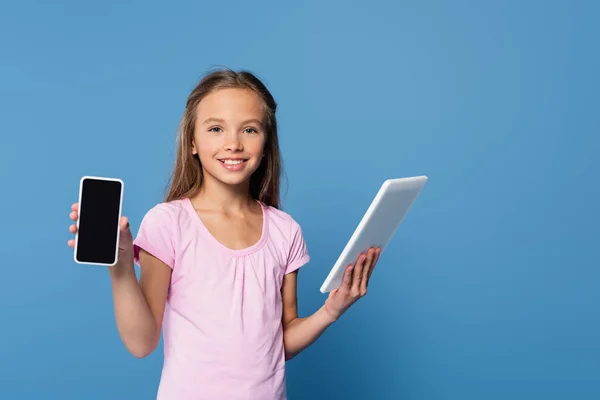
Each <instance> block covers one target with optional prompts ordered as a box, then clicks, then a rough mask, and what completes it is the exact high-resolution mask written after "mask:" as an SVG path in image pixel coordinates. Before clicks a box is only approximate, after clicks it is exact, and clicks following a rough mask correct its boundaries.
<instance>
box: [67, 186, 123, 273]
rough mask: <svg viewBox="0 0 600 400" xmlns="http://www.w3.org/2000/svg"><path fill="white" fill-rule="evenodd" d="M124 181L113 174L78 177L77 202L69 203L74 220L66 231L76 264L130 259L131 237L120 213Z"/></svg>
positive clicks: (71, 216)
mask: <svg viewBox="0 0 600 400" xmlns="http://www.w3.org/2000/svg"><path fill="white" fill-rule="evenodd" d="M122 199H123V181H121V180H120V179H114V178H101V177H90V176H84V177H83V178H81V182H80V189H79V202H78V203H75V204H73V205H72V206H71V213H70V218H71V219H72V220H73V221H75V222H76V223H75V224H72V225H71V226H70V227H69V231H70V232H71V233H73V234H74V235H75V239H71V240H69V242H68V244H69V247H71V248H73V249H74V250H75V251H74V255H73V257H74V260H75V262H77V263H79V264H92V265H105V266H113V265H115V264H117V262H118V261H131V262H133V237H132V235H131V231H130V229H129V223H128V220H127V217H123V216H121V207H122Z"/></svg>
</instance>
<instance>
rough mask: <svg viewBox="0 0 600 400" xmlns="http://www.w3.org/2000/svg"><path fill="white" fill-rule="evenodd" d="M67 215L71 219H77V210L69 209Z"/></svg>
mask: <svg viewBox="0 0 600 400" xmlns="http://www.w3.org/2000/svg"><path fill="white" fill-rule="evenodd" d="M69 217H70V218H71V219H72V220H73V221H77V218H78V217H79V214H78V213H77V211H71V213H70V214H69Z"/></svg>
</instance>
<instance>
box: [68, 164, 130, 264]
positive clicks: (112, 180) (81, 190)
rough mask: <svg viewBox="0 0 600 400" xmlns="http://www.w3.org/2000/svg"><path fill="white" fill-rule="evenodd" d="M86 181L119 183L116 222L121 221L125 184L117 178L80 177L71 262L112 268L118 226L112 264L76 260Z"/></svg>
mask: <svg viewBox="0 0 600 400" xmlns="http://www.w3.org/2000/svg"><path fill="white" fill-rule="evenodd" d="M86 179H95V180H102V181H109V182H119V183H120V184H121V193H120V194H119V216H118V221H121V215H122V212H123V192H124V188H125V183H124V182H123V180H122V179H119V178H108V177H105V176H93V175H85V176H82V177H81V179H80V180H79V199H78V201H77V204H78V205H79V209H78V211H77V215H78V217H77V223H76V225H77V233H76V234H75V246H74V248H73V260H74V261H75V262H76V263H77V264H85V265H99V266H103V267H112V266H114V265H116V264H117V261H118V258H119V237H120V235H121V229H119V225H117V242H116V248H115V262H114V263H112V264H105V263H93V262H84V261H80V260H78V259H77V245H78V239H79V215H81V208H82V207H81V196H82V194H83V193H82V192H83V182H84V181H85V180H86Z"/></svg>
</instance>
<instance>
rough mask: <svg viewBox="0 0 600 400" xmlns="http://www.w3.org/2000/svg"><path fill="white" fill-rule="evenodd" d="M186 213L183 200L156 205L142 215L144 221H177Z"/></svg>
mask: <svg viewBox="0 0 600 400" xmlns="http://www.w3.org/2000/svg"><path fill="white" fill-rule="evenodd" d="M185 212H186V206H185V200H172V201H169V202H163V203H158V204H156V205H154V206H153V207H152V208H150V209H149V210H148V211H147V212H146V214H145V215H144V219H153V218H157V219H163V220H167V219H170V220H173V221H175V220H177V219H179V218H180V217H181V216H182V215H183V214H184V213H185Z"/></svg>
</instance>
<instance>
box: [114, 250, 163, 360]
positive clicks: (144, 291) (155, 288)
mask: <svg viewBox="0 0 600 400" xmlns="http://www.w3.org/2000/svg"><path fill="white" fill-rule="evenodd" d="M140 266H141V276H140V280H139V282H138V280H137V277H136V275H135V269H134V266H133V262H132V261H131V259H129V260H128V261H127V262H126V264H125V265H121V264H117V265H115V266H114V267H111V269H110V277H111V283H112V294H113V302H114V312H115V319H116V323H117V329H118V331H119V335H120V337H121V340H122V341H123V344H124V345H125V347H126V348H127V350H129V352H130V353H131V354H133V355H134V356H135V357H138V358H143V357H146V356H148V355H149V354H150V353H152V352H153V351H154V350H155V349H156V347H157V346H158V343H159V341H160V332H161V326H162V319H163V313H164V309H165V303H166V298H167V294H168V289H169V283H170V279H171V269H170V268H169V267H168V266H167V265H166V264H164V263H163V262H162V261H159V260H158V259H157V258H155V257H153V256H152V255H150V254H148V253H147V252H145V251H143V250H140Z"/></svg>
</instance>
